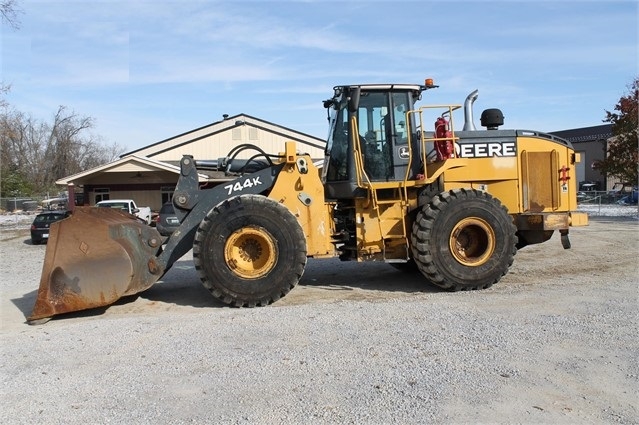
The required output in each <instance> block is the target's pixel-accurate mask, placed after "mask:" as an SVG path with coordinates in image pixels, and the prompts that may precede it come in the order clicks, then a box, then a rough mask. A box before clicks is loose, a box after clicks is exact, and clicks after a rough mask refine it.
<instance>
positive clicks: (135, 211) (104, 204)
mask: <svg viewBox="0 0 639 425" xmlns="http://www.w3.org/2000/svg"><path fill="white" fill-rule="evenodd" d="M95 206H96V207H100V208H118V209H121V210H122V211H124V212H128V213H129V214H131V215H134V216H136V217H137V218H138V219H139V220H140V221H142V222H144V223H146V224H151V208H150V207H138V206H137V205H136V204H135V201H134V200H133V199H110V200H108V201H100V202H98V203H97V204H95Z"/></svg>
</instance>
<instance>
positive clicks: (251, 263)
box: [224, 226, 278, 279]
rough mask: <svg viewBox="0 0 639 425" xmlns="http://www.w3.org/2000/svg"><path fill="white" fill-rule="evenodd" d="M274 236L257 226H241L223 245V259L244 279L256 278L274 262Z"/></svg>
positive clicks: (265, 272)
mask: <svg viewBox="0 0 639 425" xmlns="http://www.w3.org/2000/svg"><path fill="white" fill-rule="evenodd" d="M277 255H278V252H277V244H276V242H275V238H273V236H272V235H271V234H270V233H269V232H268V231H266V229H264V228H262V227H258V226H250V227H243V228H241V229H238V230H236V231H235V232H233V233H232V234H231V235H230V236H229V237H228V239H227V240H226V243H225V245H224V260H225V261H226V264H227V266H228V267H229V269H231V270H232V271H233V272H234V273H235V274H237V275H238V276H240V277H242V278H244V279H258V278H260V277H262V276H265V275H266V274H268V273H269V272H270V271H271V270H272V268H273V267H274V266H275V264H276V262H277V261H276V260H277Z"/></svg>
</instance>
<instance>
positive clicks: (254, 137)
mask: <svg viewBox="0 0 639 425" xmlns="http://www.w3.org/2000/svg"><path fill="white" fill-rule="evenodd" d="M249 140H257V128H255V127H250V128H249Z"/></svg>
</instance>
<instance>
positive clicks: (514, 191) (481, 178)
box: [444, 156, 520, 213]
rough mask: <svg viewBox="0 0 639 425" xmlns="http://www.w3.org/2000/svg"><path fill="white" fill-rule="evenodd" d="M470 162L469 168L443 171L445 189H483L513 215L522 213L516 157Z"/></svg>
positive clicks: (474, 159) (477, 159)
mask: <svg viewBox="0 0 639 425" xmlns="http://www.w3.org/2000/svg"><path fill="white" fill-rule="evenodd" d="M449 161H450V160H449ZM452 161H454V160H452ZM467 161H468V166H466V167H462V168H453V169H450V170H447V171H445V172H444V189H445V190H451V189H458V188H473V189H477V190H482V191H485V192H488V193H490V194H491V195H493V196H494V197H496V198H498V199H499V200H500V201H501V203H502V204H503V205H504V206H505V207H506V208H507V209H508V211H509V212H510V213H516V212H519V211H520V209H519V208H520V197H519V193H520V189H519V179H518V175H519V169H518V161H517V157H514V156H513V157H493V158H472V159H468V160H467Z"/></svg>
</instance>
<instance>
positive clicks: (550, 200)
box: [517, 137, 577, 213]
mask: <svg viewBox="0 0 639 425" xmlns="http://www.w3.org/2000/svg"><path fill="white" fill-rule="evenodd" d="M517 146H518V150H519V153H520V155H519V160H520V170H521V171H520V178H521V185H522V193H521V198H522V199H521V202H522V212H524V213H537V212H558V211H574V210H576V209H577V171H576V162H574V160H575V157H574V151H573V150H572V149H570V148H569V147H568V146H562V145H560V144H557V143H552V142H548V141H544V140H543V139H539V138H534V137H520V138H518V141H517Z"/></svg>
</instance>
